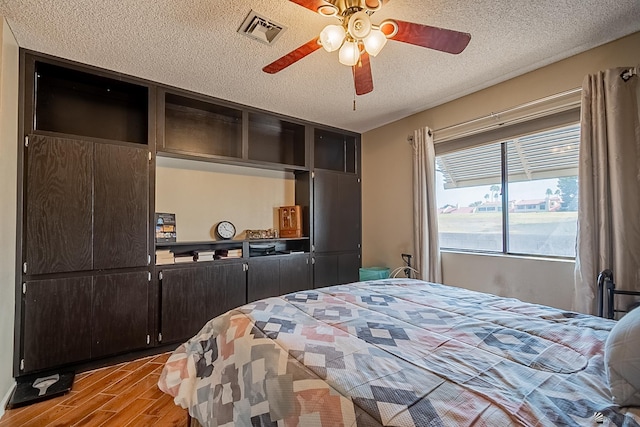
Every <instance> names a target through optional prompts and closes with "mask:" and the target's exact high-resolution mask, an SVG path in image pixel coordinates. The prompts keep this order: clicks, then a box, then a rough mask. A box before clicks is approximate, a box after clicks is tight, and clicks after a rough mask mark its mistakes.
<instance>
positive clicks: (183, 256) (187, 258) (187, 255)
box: [174, 252, 198, 264]
mask: <svg viewBox="0 0 640 427" xmlns="http://www.w3.org/2000/svg"><path fill="white" fill-rule="evenodd" d="M197 258H198V257H197V253H196V252H183V253H180V254H175V256H174V262H175V263H176V264H180V263H183V262H194V261H195V260H196V259H197Z"/></svg>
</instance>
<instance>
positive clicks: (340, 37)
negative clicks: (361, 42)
mask: <svg viewBox="0 0 640 427" xmlns="http://www.w3.org/2000/svg"><path fill="white" fill-rule="evenodd" d="M344 36H345V31H344V28H342V26H340V25H327V26H326V27H324V30H322V32H320V44H321V45H322V47H323V48H324V49H325V50H326V51H327V52H333V51H334V50H338V49H339V48H340V46H342V42H343V41H344Z"/></svg>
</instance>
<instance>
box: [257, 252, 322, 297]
mask: <svg viewBox="0 0 640 427" xmlns="http://www.w3.org/2000/svg"><path fill="white" fill-rule="evenodd" d="M309 275H310V270H309V255H308V254H291V255H284V256H273V257H272V256H264V257H256V258H251V259H250V260H249V263H248V282H247V283H248V287H247V300H248V301H249V302H251V301H256V300H259V299H263V298H268V297H273V296H277V295H282V294H287V293H291V292H296V291H301V290H304V289H309V288H310V287H311V286H310V279H309V277H310V276H309Z"/></svg>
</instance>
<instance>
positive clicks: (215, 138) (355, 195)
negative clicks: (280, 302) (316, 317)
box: [14, 50, 361, 376]
mask: <svg viewBox="0 0 640 427" xmlns="http://www.w3.org/2000/svg"><path fill="white" fill-rule="evenodd" d="M20 66H21V74H22V78H21V87H20V90H21V99H22V101H21V112H22V117H21V122H20V129H21V135H20V140H19V144H20V147H21V148H20V151H19V162H20V163H19V171H20V172H19V177H18V178H19V197H20V199H21V200H22V205H21V209H20V212H19V215H18V230H19V238H18V245H17V247H18V258H19V263H20V267H21V268H20V271H19V272H18V275H17V278H16V296H17V298H16V341H15V343H16V346H15V348H16V351H15V363H14V373H15V375H16V376H21V375H27V374H31V373H36V372H46V371H49V370H58V369H62V368H65V369H66V368H70V367H71V368H73V367H75V366H78V365H80V364H82V365H87V364H90V363H96V364H97V363H107V362H108V361H110V360H115V358H116V357H118V358H120V357H126V356H127V355H136V354H140V352H153V351H160V350H164V349H166V348H167V346H169V345H171V346H175V345H177V344H178V343H181V342H184V341H185V340H187V339H189V338H190V337H192V336H193V335H194V334H196V333H197V332H198V330H200V329H201V328H202V327H203V326H204V324H205V323H206V322H207V321H208V320H210V319H211V318H213V317H215V316H217V315H220V314H222V313H224V312H226V311H228V310H230V309H232V308H235V307H238V306H241V305H243V304H246V303H247V302H251V301H255V300H258V299H262V298H267V297H272V296H278V295H282V294H285V293H291V292H297V291H302V290H307V289H312V288H314V287H316V288H317V287H321V286H329V285H334V284H337V283H345V282H348V281H355V280H357V279H358V268H359V267H360V234H361V228H360V135H358V134H355V133H352V132H347V131H342V130H339V129H334V128H330V127H326V126H321V125H317V124H314V123H309V122H305V121H303V120H299V119H296V118H292V117H285V116H282V115H279V114H275V113H270V112H267V111H262V110H258V109H255V108H251V107H247V106H243V105H238V104H234V103H231V102H228V101H223V100H219V99H215V98H212V97H209V96H205V95H202V94H197V93H193V92H189V91H185V90H181V89H178V88H173V87H168V86H166V85H161V84H158V83H154V82H150V81H145V80H142V79H138V78H134V77H130V76H123V75H121V74H118V73H115V72H111V71H107V70H103V69H98V68H95V67H91V66H86V65H82V64H77V63H74V62H71V61H67V60H62V59H60V58H54V57H50V56H47V55H43V54H39V53H36V52H29V51H25V50H22V51H21V65H20ZM156 156H165V157H175V158H180V159H185V160H189V161H205V162H216V163H225V164H229V165H238V166H244V167H247V166H249V167H253V168H264V169H272V170H279V171H284V172H286V173H287V175H288V176H293V177H294V180H295V202H294V203H295V204H296V205H299V206H301V208H302V224H303V227H302V233H303V235H302V237H295V238H274V239H260V240H257V241H256V240H230V241H207V242H177V243H156V242H155V241H154V212H155V191H156V188H155V179H156V178H155V173H156ZM195 191H197V190H195ZM194 203H197V200H194ZM274 207H275V206H274ZM264 244H270V245H272V246H273V250H272V251H270V252H266V253H263V252H260V251H259V250H258V247H259V246H260V245H264ZM157 249H162V250H167V249H168V250H170V251H172V252H174V253H179V252H198V251H202V250H212V249H242V257H241V258H237V259H215V260H212V261H195V260H194V261H193V262H188V263H180V264H172V265H156V264H155V252H156V250H157ZM132 357H134V356H132Z"/></svg>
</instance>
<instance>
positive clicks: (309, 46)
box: [262, 37, 321, 74]
mask: <svg viewBox="0 0 640 427" xmlns="http://www.w3.org/2000/svg"><path fill="white" fill-rule="evenodd" d="M318 39H319V38H318V37H316V38H315V39H313V40H309V41H308V42H307V43H305V44H303V45H302V46H300V47H299V48H297V49H295V50H292V51H291V52H289V53H287V54H286V55H285V56H283V57H281V58H278V59H276V60H275V61H273V62H272V63H271V64H269V65H266V66H265V67H264V68H263V69H262V71H264V72H265V73H269V74H275V73H277V72H278V71H282V70H284V69H285V68H287V67H288V66H289V65H291V64H293V63H294V62H298V61H300V60H301V59H302V58H304V57H305V56H307V55H309V54H310V53H313V52H315V51H316V50H318V49H320V47H321V46H320V43H318Z"/></svg>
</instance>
